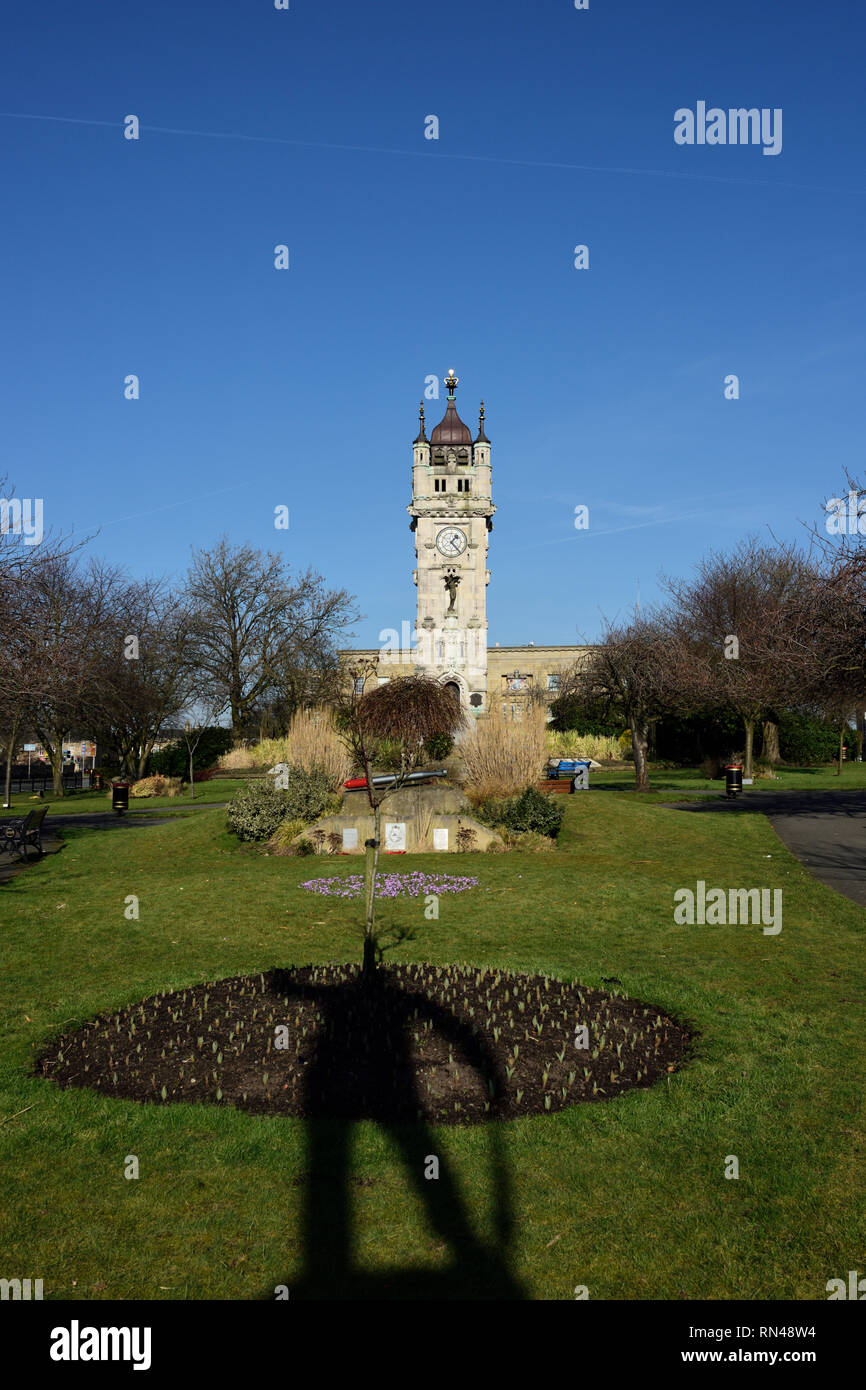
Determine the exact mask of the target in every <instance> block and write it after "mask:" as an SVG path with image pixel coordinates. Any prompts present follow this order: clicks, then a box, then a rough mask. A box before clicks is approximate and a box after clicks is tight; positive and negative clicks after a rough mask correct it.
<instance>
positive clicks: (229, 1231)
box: [0, 769, 866, 1300]
mask: <svg viewBox="0 0 866 1390" xmlns="http://www.w3.org/2000/svg"><path fill="white" fill-rule="evenodd" d="M846 771H853V769H846ZM858 771H859V770H858ZM214 785H215V784H212V783H211V784H208V786H207V790H210V789H212V788H213V787H214ZM843 785H852V786H853V785H854V778H853V777H852V778H851V779H850V780H847V781H846V780H845V779H843ZM861 785H862V780H861ZM203 790H204V789H203ZM566 809H567V816H566V821H565V827H564V830H563V834H562V837H561V843H560V848H559V849H558V850H557V852H556V853H554V854H546V855H544V854H539V855H530V854H509V855H495V856H494V855H483V854H477V855H465V856H460V857H459V858H458V857H457V856H452V857H451V858H447V857H446V856H444V855H437V856H414V857H410V856H406V857H404V858H402V859H401V860H400V861H399V868H400V869H401V870H403V869H406V870H409V869H413V868H422V869H430V868H433V867H436V868H437V869H439V868H443V867H447V868H448V869H450V870H451V871H452V872H458V873H476V874H477V875H478V877H479V878H480V880H481V885H480V887H479V888H478V889H477V890H475V891H474V892H471V893H466V894H464V895H462V896H456V897H453V898H445V897H443V898H442V899H441V900H440V915H439V918H438V920H426V919H425V916H424V901H423V899H410V900H402V901H401V900H396V901H388V902H385V903H383V905H382V909H381V913H382V918H383V920H384V921H385V922H387V923H389V924H390V925H392V926H394V927H398V926H402V927H404V928H408V929H410V930H411V931H413V932H414V933H415V936H414V939H412V940H409V941H405V942H403V944H402V945H401V946H400V948H399V953H395V956H394V958H401V959H416V960H430V961H442V962H444V961H452V960H456V961H469V962H474V963H486V964H493V965H501V966H507V967H509V968H513V969H526V970H533V971H539V970H540V971H544V972H548V973H551V974H556V975H560V976H562V977H565V978H577V979H579V980H581V981H583V982H585V983H586V984H588V985H590V986H599V985H600V984H601V982H602V979H603V977H609V976H616V977H618V979H619V980H620V981H621V982H622V983H621V986H619V988H621V990H622V991H623V992H625V993H628V994H629V995H632V996H636V997H637V998H640V999H643V1000H645V1001H648V1002H650V1003H652V1004H655V1005H658V1006H659V1007H661V1008H663V1009H665V1010H668V1011H670V1012H672V1013H673V1014H675V1015H676V1016H677V1017H678V1018H680V1019H682V1020H685V1021H687V1022H689V1023H690V1024H691V1025H692V1026H693V1028H694V1029H695V1031H696V1032H697V1034H698V1037H697V1040H696V1043H695V1047H694V1056H693V1058H692V1060H691V1062H690V1064H689V1065H688V1066H687V1067H686V1068H685V1069H684V1070H682V1071H681V1072H678V1073H676V1074H675V1075H674V1076H672V1077H670V1078H669V1079H668V1080H667V1081H666V1083H665V1084H661V1085H659V1086H657V1087H655V1088H652V1089H649V1090H643V1091H634V1092H631V1093H630V1094H627V1095H625V1096H622V1097H620V1098H619V1099H617V1100H615V1101H612V1102H608V1103H602V1104H595V1105H586V1106H582V1107H576V1108H573V1109H571V1110H567V1111H564V1112H562V1113H561V1114H558V1115H552V1116H538V1117H533V1118H531V1119H525V1120H519V1121H512V1122H508V1123H503V1124H500V1125H497V1126H496V1127H492V1126H491V1127H487V1128H478V1129H465V1130H461V1129H441V1130H435V1131H433V1136H434V1137H433V1140H432V1142H433V1144H434V1147H433V1148H431V1149H430V1152H432V1153H436V1154H437V1155H438V1156H439V1157H440V1161H442V1162H443V1166H444V1165H445V1164H447V1165H450V1167H451V1171H452V1175H453V1178H454V1182H455V1184H456V1187H457V1190H458V1192H459V1194H460V1195H461V1196H462V1198H463V1200H464V1203H465V1209H466V1211H467V1212H468V1213H469V1220H470V1222H471V1224H472V1225H473V1226H474V1228H475V1230H476V1232H477V1233H478V1235H479V1237H480V1238H481V1239H486V1238H487V1237H488V1235H489V1233H490V1230H491V1225H492V1211H493V1192H492V1184H491V1163H492V1162H493V1161H494V1160H495V1151H496V1150H497V1149H498V1151H499V1161H501V1163H502V1165H503V1168H504V1171H505V1173H506V1174H507V1175H508V1177H509V1179H510V1184H511V1203H512V1215H513V1227H512V1232H511V1241H510V1247H509V1255H508V1259H509V1265H510V1270H511V1274H512V1276H513V1278H514V1279H515V1280H516V1281H517V1282H518V1284H519V1286H520V1288H521V1289H522V1291H523V1293H524V1294H525V1296H527V1297H529V1298H534V1299H538V1298H551V1299H571V1298H573V1296H574V1292H573V1291H574V1288H575V1286H576V1285H578V1284H584V1285H586V1286H587V1287H588V1289H589V1295H590V1297H591V1298H594V1299H624V1298H637V1299H680V1298H698V1299H727V1298H746V1299H818V1300H824V1299H826V1297H827V1294H826V1291H825V1285H826V1282H827V1280H828V1279H830V1278H834V1277H843V1278H845V1277H847V1271H848V1270H849V1269H857V1268H861V1269H862V1263H863V1251H864V1248H866V1203H864V1202H863V1190H864V1184H866V1178H864V1165H863V1152H864V1115H866V1109H864V1097H863V1080H862V1078H863V1075H864V1061H866V1027H864V1013H866V991H864V983H863V953H864V937H866V912H864V910H863V909H862V908H859V907H857V906H856V905H855V904H853V903H851V902H849V901H848V900H846V899H844V898H841V897H839V896H837V895H836V894H834V893H833V892H831V891H830V890H829V889H825V888H822V887H821V886H820V885H819V884H818V883H817V882H816V881H815V880H814V879H813V878H811V876H810V875H809V874H808V873H806V871H805V870H803V869H802V868H801V867H800V866H799V865H798V863H797V862H796V861H795V860H794V859H793V858H792V857H791V856H790V855H789V854H788V853H787V851H786V850H785V849H784V848H783V847H782V845H781V844H780V842H779V841H778V840H777V838H776V836H775V834H774V833H773V831H772V829H771V828H770V826H769V825H768V823H767V822H766V820H765V818H764V817H763V816H761V815H760V814H758V813H756V814H754V815H738V816H730V817H729V816H694V815H687V814H683V813H682V812H678V811H675V810H672V809H670V808H666V807H664V806H661V805H659V804H657V803H656V802H655V800H654V799H653V798H649V799H647V798H643V799H641V798H640V797H638V796H636V795H635V796H629V795H624V794H622V793H616V792H610V793H604V792H595V793H593V794H592V795H590V796H587V797H584V796H582V795H577V796H572V797H568V798H567V801H566ZM66 838H67V841H68V843H67V847H66V848H65V849H64V850H63V852H62V853H60V854H59V855H56V856H53V857H50V858H49V859H47V860H45V861H43V862H42V863H41V864H39V865H36V866H34V867H33V868H31V869H30V870H28V871H27V872H26V873H24V874H21V875H19V876H17V877H16V878H14V879H13V880H11V881H10V882H9V883H8V884H6V885H5V886H4V887H2V888H0V933H2V935H0V940H2V954H0V958H2V970H3V976H2V982H3V988H2V1026H3V1030H4V1045H3V1048H2V1070H0V1083H2V1094H0V1164H2V1171H3V1174H4V1201H3V1204H2V1214H0V1232H2V1234H0V1246H2V1250H3V1271H2V1272H3V1273H4V1275H6V1276H7V1277H11V1276H12V1275H19V1276H20V1277H33V1278H42V1279H44V1284H45V1295H46V1297H56V1298H80V1299H100V1298H105V1299H108V1298H133V1297H141V1298H157V1299H159V1298H165V1299H175V1298H195V1299H200V1298H220V1299H250V1298H257V1297H263V1296H264V1297H268V1296H270V1295H272V1292H273V1289H274V1287H275V1286H276V1285H278V1284H289V1285H292V1284H293V1283H294V1282H295V1281H297V1280H298V1278H299V1276H300V1273H301V1267H302V1261H303V1256H304V1234H303V1233H304V1211H305V1206H304V1203H305V1196H306V1195H308V1193H309V1188H310V1185H309V1184H308V1183H305V1181H304V1179H303V1174H304V1173H305V1172H306V1170H307V1167H308V1162H309V1160H308V1157H307V1154H306V1152H305V1142H306V1139H307V1137H308V1127H307V1125H306V1124H305V1122H303V1121H299V1120H268V1119H261V1118H256V1117H252V1116H248V1115H244V1114H241V1113H238V1112H235V1111H232V1110H229V1109H217V1108H210V1107H205V1106H201V1107H196V1106H169V1107H164V1108H163V1107H158V1106H145V1105H137V1104H135V1103H132V1102H115V1101H112V1100H111V1099H109V1098H106V1097H103V1096H99V1095H97V1094H95V1093H90V1092H87V1091H83V1090H81V1091H76V1090H69V1091H59V1090H58V1089H56V1088H55V1087H54V1086H52V1085H51V1083H49V1082H46V1081H42V1080H35V1079H33V1078H31V1077H30V1076H29V1074H28V1073H29V1070H30V1067H31V1064H32V1059H33V1057H34V1055H35V1053H36V1052H37V1051H38V1049H39V1047H40V1045H41V1044H42V1042H43V1041H44V1040H45V1039H47V1038H48V1037H50V1036H52V1035H53V1034H56V1033H58V1032H60V1031H61V1030H63V1029H65V1028H69V1027H70V1026H72V1025H74V1024H75V1023H76V1022H83V1021H84V1020H85V1019H87V1018H88V1017H90V1016H92V1015H93V1014H95V1013H97V1012H99V1011H102V1010H107V1009H110V1008H116V1007H118V1006H120V1005H123V1004H127V1003H129V1002H131V1001H134V1000H136V999H138V998H142V997H144V996H146V995H148V994H151V993H153V992H155V991H157V990H166V989H171V988H175V987H179V986H183V985H187V984H190V983H193V982H195V981H202V980H209V979H216V978H219V977H221V976H226V975H234V974H239V973H243V972H246V971H251V970H260V969H261V970H263V969H266V968H268V967H269V966H271V965H273V964H291V963H295V964H302V963H306V962H309V961H322V960H327V959H330V958H338V959H358V957H359V954H360V940H359V905H358V903H357V902H352V901H340V900H331V899H328V898H325V897H319V896H314V895H312V894H308V893H306V892H304V891H302V890H300V889H299V887H298V885H299V883H300V882H301V881H302V880H303V879H305V878H309V877H313V876H318V875H319V874H321V873H324V872H334V873H347V872H350V871H353V870H355V869H357V868H358V867H359V865H358V861H355V860H351V859H347V858H338V859H335V860H331V861H328V863H327V864H325V863H324V862H323V861H322V860H311V859H292V858H272V857H263V856H261V855H260V854H258V853H255V852H251V851H250V850H249V849H247V850H242V849H241V848H240V847H239V846H238V845H237V843H236V842H235V841H234V840H233V839H232V838H231V837H230V836H228V835H227V834H226V833H225V831H224V829H223V815H222V812H218V811H214V812H213V813H208V812H206V811H202V812H200V813H198V814H197V815H195V816H190V817H188V818H182V819H176V820H174V821H173V822H172V824H170V825H161V826H153V827H149V828H146V829H141V830H135V831H124V832H119V833H112V832H110V831H98V830H88V829H87V828H85V827H80V828H78V829H75V828H72V829H70V830H68V831H67V832H66ZM396 864H397V861H396V860H392V861H390V863H389V867H391V866H395V865H396ZM698 878H703V879H705V880H706V881H707V882H708V883H709V884H711V885H720V886H722V887H771V888H775V887H782V888H783V890H784V926H783V930H782V932H781V933H780V934H779V935H778V936H765V935H763V933H762V931H761V929H760V927H745V926H737V927H709V926H694V927H687V926H676V925H674V922H673V892H674V890H675V889H676V888H678V887H687V886H692V887H694V884H695V881H696V879H698ZM129 894H135V895H137V896H138V898H139V900H140V918H139V920H138V921H128V920H126V918H125V917H124V900H125V899H126V897H127V896H128V895H129ZM26 1107H32V1108H30V1109H27V1108H26ZM18 1111H24V1113H22V1114H19V1115H17V1117H16V1118H14V1119H10V1118H9V1117H11V1116H13V1115H15V1112H18ZM131 1154H134V1155H136V1156H137V1157H138V1160H139V1165H140V1177H139V1179H138V1180H133V1181H127V1180H126V1179H125V1178H124V1176H123V1172H124V1162H125V1159H126V1156H127V1155H131ZM728 1155H736V1156H737V1158H738V1159H739V1168H740V1177H739V1179H738V1180H726V1179H725V1177H724V1169H725V1163H726V1158H727V1156H728ZM350 1167H351V1172H352V1177H353V1181H352V1183H351V1184H350V1185H349V1188H348V1191H349V1193H350V1196H349V1199H348V1200H349V1210H350V1211H351V1215H352V1221H353V1242H354V1260H355V1261H356V1263H357V1264H358V1265H359V1266H360V1267H361V1268H362V1269H363V1270H364V1271H366V1272H367V1273H368V1274H370V1275H375V1274H384V1273H385V1272H386V1271H387V1270H388V1269H399V1270H403V1271H409V1272H415V1273H417V1274H422V1273H423V1272H424V1271H433V1270H441V1269H443V1268H444V1267H445V1266H446V1265H447V1263H448V1261H449V1251H448V1249H447V1248H446V1244H445V1243H444V1242H443V1241H442V1240H441V1238H440V1235H439V1234H437V1233H436V1231H435V1230H434V1228H433V1226H432V1225H431V1224H430V1223H429V1221H428V1218H427V1215H426V1213H425V1210H424V1207H423V1206H422V1205H421V1201H420V1200H419V1195H418V1192H417V1191H416V1190H415V1189H414V1188H413V1185H412V1183H411V1182H410V1180H409V1177H408V1175H407V1172H406V1170H405V1168H404V1167H403V1166H402V1165H401V1163H400V1161H399V1158H398V1155H397V1151H396V1149H395V1148H394V1147H393V1146H392V1143H391V1140H390V1139H389V1138H388V1137H387V1136H386V1135H385V1134H384V1133H383V1132H382V1131H381V1130H379V1129H378V1128H377V1127H376V1126H374V1125H372V1124H364V1125H360V1126H357V1127H356V1130H355V1134H354V1147H353V1150H352V1158H351V1164H350ZM427 1187H428V1188H429V1189H430V1192H429V1196H428V1200H429V1201H430V1202H436V1201H437V1200H438V1198H439V1192H440V1191H441V1190H442V1188H443V1187H444V1184H442V1185H440V1187H439V1188H438V1189H437V1185H436V1184H435V1183H432V1182H431V1183H429V1184H427ZM422 1189H423V1184H422ZM422 1195H426V1194H424V1193H423V1191H422ZM336 1196H337V1194H336V1193H335V1200H336ZM319 1205H320V1207H321V1197H320V1199H319ZM314 1240H315V1242H316V1243H317V1256H318V1259H319V1261H320V1263H321V1261H322V1259H324V1260H326V1261H327V1258H328V1257H329V1255H330V1254H331V1253H332V1252H331V1246H330V1244H329V1242H330V1241H331V1240H332V1233H331V1231H330V1229H329V1226H328V1223H327V1221H325V1222H324V1223H323V1224H320V1225H319V1226H318V1227H316V1228H315V1235H314ZM858 1262H859V1263H858ZM464 1275H465V1276H466V1279H467V1280H468V1282H469V1283H470V1284H471V1283H472V1280H473V1278H474V1288H473V1291H474V1292H475V1293H476V1294H478V1295H483V1293H484V1291H485V1287H486V1283H485V1279H486V1276H485V1273H484V1271H483V1268H482V1266H481V1265H480V1264H479V1266H478V1268H477V1270H476V1271H472V1270H469V1271H467V1270H464ZM405 1287H409V1285H408V1284H406V1285H405Z"/></svg>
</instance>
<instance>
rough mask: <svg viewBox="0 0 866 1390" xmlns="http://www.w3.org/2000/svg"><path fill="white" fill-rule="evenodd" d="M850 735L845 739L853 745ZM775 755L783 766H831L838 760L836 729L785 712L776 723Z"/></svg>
mask: <svg viewBox="0 0 866 1390" xmlns="http://www.w3.org/2000/svg"><path fill="white" fill-rule="evenodd" d="M853 738H854V732H853V730H852V731H851V735H850V737H849V739H848V743H849V745H850V744H851V742H852V741H853ZM779 752H780V753H781V755H782V759H783V761H784V762H786V763H800V764H805V765H808V764H810V763H831V762H833V760H834V758H837V757H838V756H839V728H838V725H835V726H834V725H833V724H831V723H830V722H829V721H828V720H826V719H817V718H815V716H814V715H811V714H804V713H798V712H797V711H794V710H786V711H785V712H784V713H783V714H782V715H781V717H780V719H779Z"/></svg>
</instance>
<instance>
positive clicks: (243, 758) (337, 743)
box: [220, 707, 352, 790]
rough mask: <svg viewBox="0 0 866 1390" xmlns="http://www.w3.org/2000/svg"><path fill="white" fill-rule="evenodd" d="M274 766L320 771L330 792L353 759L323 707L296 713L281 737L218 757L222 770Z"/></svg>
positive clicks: (333, 718) (330, 712) (343, 777)
mask: <svg viewBox="0 0 866 1390" xmlns="http://www.w3.org/2000/svg"><path fill="white" fill-rule="evenodd" d="M276 763H289V764H290V765H291V766H293V767H300V768H303V769H304V771H305V772H312V771H313V770H314V769H316V768H318V769H322V770H324V771H325V772H326V773H327V774H328V778H329V781H330V786H331V788H332V790H336V789H337V787H340V786H341V785H342V784H343V782H345V780H346V778H347V777H348V776H349V775H350V773H351V771H352V760H351V758H350V756H349V753H348V751H347V749H346V747H345V745H344V743H343V741H342V739H341V738H340V735H339V732H338V728H337V719H336V716H335V714H334V711H333V710H331V709H327V708H325V707H318V708H315V709H302V710H298V711H297V713H296V714H295V716H294V718H293V719H292V723H291V727H290V729H289V732H288V733H287V734H285V735H284V736H283V737H282V738H263V739H261V741H260V742H259V743H257V744H254V745H253V746H252V747H251V748H235V749H234V750H233V751H232V752H231V753H227V754H225V755H224V756H223V757H222V758H220V767H221V768H223V769H224V770H225V771H236V770H238V769H242V768H247V767H254V768H256V769H260V770H266V769H267V768H270V767H273V766H274V765H275V764H276Z"/></svg>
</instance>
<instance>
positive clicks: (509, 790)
mask: <svg viewBox="0 0 866 1390" xmlns="http://www.w3.org/2000/svg"><path fill="white" fill-rule="evenodd" d="M546 724H547V720H546V715H545V711H544V710H543V709H541V708H539V707H533V706H529V708H527V709H526V711H525V713H524V715H523V718H522V719H515V720H506V719H504V718H503V717H502V713H501V711H500V709H499V707H498V705H494V706H493V708H492V709H491V711H490V714H489V715H488V716H487V718H486V719H480V720H479V721H478V723H477V724H476V725H475V726H474V728H473V729H472V732H471V733H470V735H469V737H468V738H466V739H465V740H464V741H463V742H462V743H461V745H460V752H461V755H462V759H463V764H464V767H465V769H466V792H467V795H469V796H470V797H471V798H472V799H473V800H475V801H481V800H485V799H487V798H489V797H496V796H499V797H503V796H504V797H507V796H512V795H514V793H516V792H520V791H522V790H523V788H524V787H529V786H531V785H532V784H533V783H534V782H537V781H538V780H539V778H540V777H541V776H542V775H543V772H544V760H545V755H546V748H545V741H544V735H545V728H546Z"/></svg>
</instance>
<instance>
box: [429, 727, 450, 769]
mask: <svg viewBox="0 0 866 1390" xmlns="http://www.w3.org/2000/svg"><path fill="white" fill-rule="evenodd" d="M453 749H454V740H453V738H452V737H451V735H450V734H433V736H432V738H427V739H425V740H424V752H425V753H426V754H427V757H428V758H431V759H432V760H433V761H434V762H437V763H441V762H442V761H443V759H444V758H448V757H450V756H451V753H452V751H453Z"/></svg>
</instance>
